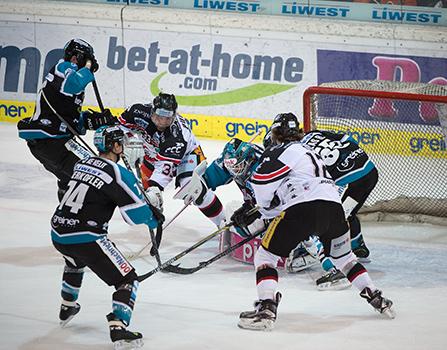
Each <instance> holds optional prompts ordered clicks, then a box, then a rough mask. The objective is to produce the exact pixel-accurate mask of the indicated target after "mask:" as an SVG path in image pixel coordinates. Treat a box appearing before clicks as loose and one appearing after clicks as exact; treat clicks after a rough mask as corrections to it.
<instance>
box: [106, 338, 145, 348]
mask: <svg viewBox="0 0 447 350" xmlns="http://www.w3.org/2000/svg"><path fill="white" fill-rule="evenodd" d="M143 345H144V342H143V339H135V340H131V341H128V340H117V341H116V342H114V343H113V348H114V349H115V350H131V349H139V348H141V347H142V346H143Z"/></svg>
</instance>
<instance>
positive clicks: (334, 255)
mask: <svg viewBox="0 0 447 350" xmlns="http://www.w3.org/2000/svg"><path fill="white" fill-rule="evenodd" d="M283 116H284V115H283V114H281V115H278V116H277V117H275V119H274V121H273V124H272V127H271V131H272V141H273V143H274V145H273V146H272V147H269V148H268V149H267V150H266V151H265V152H264V153H263V155H262V157H261V159H260V164H259V166H258V167H257V169H256V171H255V173H254V174H253V175H252V177H251V179H250V183H251V186H252V187H253V190H254V193H255V197H256V201H257V203H258V205H259V206H260V207H261V208H260V211H261V213H262V216H263V218H266V219H273V221H272V222H271V224H270V225H269V227H268V229H267V232H266V234H265V235H264V237H263V239H262V244H261V246H260V247H259V249H258V251H257V252H256V253H255V257H254V265H255V269H256V281H257V292H258V298H259V300H258V301H257V302H256V304H255V310H254V311H247V312H242V313H241V314H240V318H239V323H238V325H239V327H240V328H245V329H252V330H271V329H272V328H273V327H274V323H275V320H276V315H277V308H278V304H279V302H280V299H281V294H280V293H279V292H278V291H277V289H278V271H277V263H278V260H279V259H280V257H287V256H288V255H289V253H290V251H291V250H293V249H294V248H295V247H296V245H297V244H298V243H299V242H300V241H303V240H306V239H307V238H309V236H310V235H312V234H317V235H318V236H319V237H320V240H321V242H322V243H323V247H324V251H325V253H326V254H327V255H328V256H329V257H330V258H331V259H332V261H333V263H334V265H335V266H336V267H337V268H338V269H339V270H340V271H342V272H343V273H344V274H345V275H346V276H347V278H348V279H349V281H350V282H351V283H352V285H354V286H355V287H356V288H357V289H358V290H359V291H360V296H361V297H362V298H365V299H366V301H367V302H368V303H369V304H370V305H371V306H372V307H373V308H374V309H375V310H376V311H378V312H379V313H381V314H385V315H387V316H389V317H391V318H392V317H394V314H393V311H392V309H391V306H392V302H391V301H390V300H389V299H387V298H385V297H383V296H382V292H381V291H380V290H379V289H378V288H377V287H376V286H375V285H374V283H373V281H372V280H371V278H370V276H369V274H368V272H367V270H366V269H365V267H364V266H363V265H362V264H360V263H359V262H358V261H357V257H356V256H355V255H354V254H353V253H352V251H351V245H350V238H349V227H348V223H347V221H346V219H345V214H344V210H343V207H342V205H341V201H340V196H339V194H338V190H337V186H336V185H335V183H334V180H332V178H331V177H330V175H329V173H328V171H327V168H326V166H325V165H324V163H323V161H322V160H321V159H320V157H319V156H318V155H317V154H316V153H314V152H313V151H311V150H309V149H308V148H306V147H305V146H304V145H302V144H300V143H299V142H297V141H298V140H299V128H298V125H297V123H296V122H295V121H293V120H290V119H288V118H284V117H283Z"/></svg>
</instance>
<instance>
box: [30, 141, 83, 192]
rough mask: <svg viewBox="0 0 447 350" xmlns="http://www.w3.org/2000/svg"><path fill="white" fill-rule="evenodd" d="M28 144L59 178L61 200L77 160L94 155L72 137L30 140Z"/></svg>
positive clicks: (47, 167) (46, 166) (35, 155)
mask: <svg viewBox="0 0 447 350" xmlns="http://www.w3.org/2000/svg"><path fill="white" fill-rule="evenodd" d="M27 144H28V147H29V149H30V151H31V153H32V154H33V156H34V157H35V158H36V159H37V160H38V161H39V162H40V163H42V165H43V166H44V168H45V169H46V170H48V171H49V172H50V173H52V174H54V175H55V176H56V177H57V178H58V188H59V191H58V197H59V200H61V199H62V197H63V195H64V193H65V191H66V190H67V184H68V182H69V181H70V178H71V175H72V174H73V168H74V165H75V164H76V162H78V161H79V160H80V159H83V158H86V157H88V156H91V155H92V154H91V153H90V152H89V151H88V150H87V149H86V148H84V147H83V146H81V145H80V144H79V143H77V142H76V141H75V140H74V139H72V138H68V139H67V138H62V139H41V140H29V141H28V142H27Z"/></svg>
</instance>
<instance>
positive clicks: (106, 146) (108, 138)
mask: <svg viewBox="0 0 447 350" xmlns="http://www.w3.org/2000/svg"><path fill="white" fill-rule="evenodd" d="M115 142H118V143H120V144H121V145H122V144H123V142H124V132H123V130H122V129H121V128H120V127H119V126H108V125H103V126H101V127H99V128H98V129H96V131H95V135H94V136H93V144H94V145H95V147H96V148H97V149H98V151H99V152H101V153H106V152H110V151H111V150H112V149H113V145H114V143H115Z"/></svg>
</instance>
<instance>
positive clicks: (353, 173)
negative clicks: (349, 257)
mask: <svg viewBox="0 0 447 350" xmlns="http://www.w3.org/2000/svg"><path fill="white" fill-rule="evenodd" d="M285 115H288V118H289V119H290V120H293V121H295V122H296V123H298V126H299V122H298V119H297V118H296V116H295V115H294V114H292V113H286V114H285ZM299 139H300V141H301V143H303V144H306V145H307V146H308V147H310V148H311V149H312V150H313V151H314V152H316V153H317V154H318V155H319V156H320V157H321V159H322V160H323V161H324V163H325V165H326V168H327V169H328V172H329V174H330V175H331V177H332V179H334V180H335V184H336V185H337V186H339V187H340V188H339V190H340V189H341V190H342V194H341V201H342V205H343V208H344V210H345V215H346V217H347V219H348V222H349V228H350V235H351V248H352V251H353V253H354V254H355V255H356V256H357V257H358V258H360V261H361V262H369V259H368V256H369V250H368V248H367V247H366V244H365V242H364V239H363V235H362V233H361V225H360V221H359V219H358V217H357V213H358V211H359V210H360V208H361V207H362V206H363V204H364V203H365V201H366V199H367V198H368V196H369V195H370V193H371V192H372V190H373V189H374V187H375V186H376V184H377V180H378V171H377V168H376V167H375V165H374V163H373V162H372V161H371V159H370V158H369V157H368V155H367V154H366V152H365V151H364V150H363V149H361V148H360V147H359V146H358V144H357V142H355V140H354V139H353V138H352V137H351V136H349V135H346V134H343V133H334V132H329V131H318V130H313V131H310V132H308V133H306V134H304V133H303V132H302V130H301V129H300V133H299ZM270 144H271V139H270V133H267V135H266V137H265V138H264V147H266V148H267V147H268V146H269V145H270ZM317 247H318V248H320V245H318V244H317ZM297 252H299V250H297V251H296V252H294V253H293V254H297ZM321 258H322V263H323V268H324V270H326V271H328V273H327V274H326V275H324V276H322V277H321V278H319V279H318V280H317V285H319V286H320V287H321V289H322V290H324V288H325V287H326V286H328V283H330V280H331V279H333V278H335V277H337V276H340V275H341V274H340V272H339V271H336V270H335V269H333V266H332V263H331V262H330V261H329V260H328V259H324V256H321Z"/></svg>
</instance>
